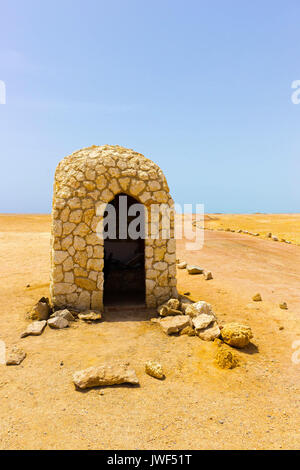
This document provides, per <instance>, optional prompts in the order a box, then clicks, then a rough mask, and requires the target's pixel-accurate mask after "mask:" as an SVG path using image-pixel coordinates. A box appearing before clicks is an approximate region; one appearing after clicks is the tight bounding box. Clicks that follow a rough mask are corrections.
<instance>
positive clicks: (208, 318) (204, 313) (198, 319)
mask: <svg viewBox="0 0 300 470" xmlns="http://www.w3.org/2000/svg"><path fill="white" fill-rule="evenodd" d="M158 313H159V315H160V318H158V319H157V318H155V319H153V321H154V322H155V323H158V324H159V325H160V327H161V328H162V330H163V332H164V333H166V334H167V335H172V334H176V333H182V332H184V334H187V335H189V336H192V335H197V336H199V338H201V339H203V340H204V341H213V340H214V339H216V338H218V337H219V336H220V334H221V330H220V328H219V326H218V321H217V317H216V315H215V314H214V312H213V310H212V306H211V305H210V304H208V303H207V302H204V301H199V302H195V303H192V302H189V301H186V300H182V301H180V300H178V299H170V300H169V301H168V302H166V303H165V304H163V305H161V306H160V307H159V308H158Z"/></svg>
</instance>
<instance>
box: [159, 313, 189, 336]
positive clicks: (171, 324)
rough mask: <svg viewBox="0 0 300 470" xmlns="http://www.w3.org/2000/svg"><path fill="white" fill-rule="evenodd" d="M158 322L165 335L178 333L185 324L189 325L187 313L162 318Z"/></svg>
mask: <svg viewBox="0 0 300 470" xmlns="http://www.w3.org/2000/svg"><path fill="white" fill-rule="evenodd" d="M159 324H160V326H161V327H162V330H163V332H164V333H166V335H172V334H174V333H179V332H180V331H181V330H182V329H183V328H185V327H186V326H191V319H190V317H189V316H188V315H177V316H175V317H165V318H162V319H161V320H160V321H159Z"/></svg>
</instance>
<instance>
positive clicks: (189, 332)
mask: <svg viewBox="0 0 300 470" xmlns="http://www.w3.org/2000/svg"><path fill="white" fill-rule="evenodd" d="M179 334H180V336H183V335H187V336H195V335H196V333H195V330H194V328H193V327H192V326H186V327H185V328H183V329H182V330H181V331H180V333H179Z"/></svg>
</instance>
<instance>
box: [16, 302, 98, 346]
mask: <svg viewBox="0 0 300 470" xmlns="http://www.w3.org/2000/svg"><path fill="white" fill-rule="evenodd" d="M27 317H28V318H30V319H31V320H34V321H33V322H32V323H30V324H29V325H28V326H27V328H26V330H25V331H24V332H23V333H22V334H21V338H26V337H27V336H40V335H41V334H42V333H43V331H44V329H45V328H46V326H47V325H48V326H49V327H50V328H52V329H55V330H61V329H64V328H68V327H69V326H70V322H74V321H76V319H77V318H78V319H79V320H82V321H84V322H86V323H94V322H98V321H99V320H101V318H102V315H101V313H100V312H97V311H94V310H85V311H83V312H78V311H76V310H68V309H63V310H56V311H55V310H54V311H53V309H52V308H51V306H50V303H49V299H48V298H46V297H42V298H41V299H40V300H39V301H38V302H37V303H36V304H35V305H34V307H33V308H32V309H31V311H30V312H29V313H28V314H27Z"/></svg>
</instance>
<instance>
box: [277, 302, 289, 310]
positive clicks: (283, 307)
mask: <svg viewBox="0 0 300 470" xmlns="http://www.w3.org/2000/svg"><path fill="white" fill-rule="evenodd" d="M279 307H280V308H281V309H282V310H287V309H288V306H287V303H286V302H282V304H279Z"/></svg>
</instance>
